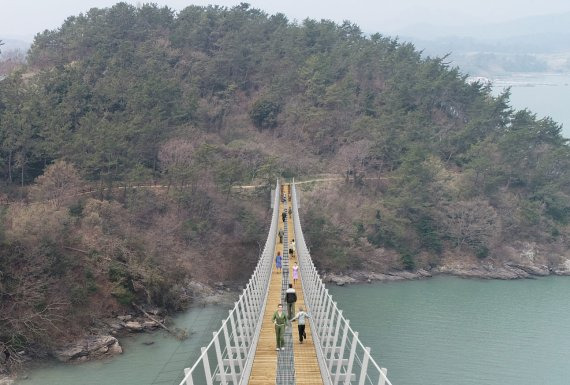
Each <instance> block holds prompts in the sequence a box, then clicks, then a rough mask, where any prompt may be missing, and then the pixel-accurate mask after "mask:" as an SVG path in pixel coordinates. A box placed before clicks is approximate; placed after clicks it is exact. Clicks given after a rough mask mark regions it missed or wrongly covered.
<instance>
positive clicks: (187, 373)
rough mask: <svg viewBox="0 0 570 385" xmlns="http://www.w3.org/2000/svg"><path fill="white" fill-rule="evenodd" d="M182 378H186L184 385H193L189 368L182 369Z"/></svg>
mask: <svg viewBox="0 0 570 385" xmlns="http://www.w3.org/2000/svg"><path fill="white" fill-rule="evenodd" d="M184 377H185V378H186V385H194V382H193V381H192V373H190V368H184Z"/></svg>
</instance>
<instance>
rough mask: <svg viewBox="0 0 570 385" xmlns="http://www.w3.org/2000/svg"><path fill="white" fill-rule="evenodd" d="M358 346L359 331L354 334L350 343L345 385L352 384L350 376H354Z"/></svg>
mask: <svg viewBox="0 0 570 385" xmlns="http://www.w3.org/2000/svg"><path fill="white" fill-rule="evenodd" d="M356 346H358V332H354V334H353V335H352V344H351V345H350V354H349V356H348V365H347V367H346V377H345V378H344V385H350V376H352V366H353V365H354V355H355V354H356Z"/></svg>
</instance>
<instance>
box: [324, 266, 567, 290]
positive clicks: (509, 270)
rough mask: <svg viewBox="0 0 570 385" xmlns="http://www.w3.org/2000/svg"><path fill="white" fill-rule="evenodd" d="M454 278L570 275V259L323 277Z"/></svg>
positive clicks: (328, 280)
mask: <svg viewBox="0 0 570 385" xmlns="http://www.w3.org/2000/svg"><path fill="white" fill-rule="evenodd" d="M442 274H444V275H453V276H456V277H463V278H480V279H523V278H535V277H546V276H549V275H561V276H570V260H566V261H565V262H564V263H562V264H560V265H558V266H555V267H549V266H547V265H543V264H535V263H515V262H505V263H501V264H498V263H496V262H491V261H490V262H486V263H481V264H479V265H473V264H465V263H460V262H456V263H451V264H445V265H442V266H438V267H435V268H432V269H429V270H428V269H419V270H415V271H406V270H397V271H389V272H384V273H377V272H372V271H369V270H366V271H361V270H358V271H351V272H347V273H343V274H336V273H329V274H324V275H323V281H324V282H325V283H334V284H336V285H338V286H344V285H346V284H351V283H363V282H374V281H376V282H393V281H403V280H412V279H423V278H429V277H433V276H435V275H442Z"/></svg>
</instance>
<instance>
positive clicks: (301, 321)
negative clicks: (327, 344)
mask: <svg viewBox="0 0 570 385" xmlns="http://www.w3.org/2000/svg"><path fill="white" fill-rule="evenodd" d="M307 318H309V319H310V318H311V316H310V315H309V313H305V312H304V311H303V306H299V312H298V313H297V314H295V317H294V318H293V319H292V320H291V322H293V321H295V320H298V321H299V323H297V328H298V329H299V342H300V343H303V339H307V333H305V324H306V319H307Z"/></svg>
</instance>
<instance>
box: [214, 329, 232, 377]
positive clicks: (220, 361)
mask: <svg viewBox="0 0 570 385" xmlns="http://www.w3.org/2000/svg"><path fill="white" fill-rule="evenodd" d="M213 334H214V346H215V347H216V358H217V360H218V368H219V371H220V381H221V382H222V385H228V383H227V381H226V368H225V366H224V359H223V357H222V349H220V339H219V337H218V333H213Z"/></svg>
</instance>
